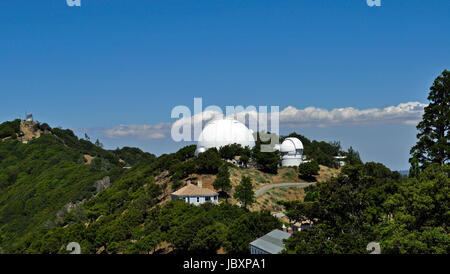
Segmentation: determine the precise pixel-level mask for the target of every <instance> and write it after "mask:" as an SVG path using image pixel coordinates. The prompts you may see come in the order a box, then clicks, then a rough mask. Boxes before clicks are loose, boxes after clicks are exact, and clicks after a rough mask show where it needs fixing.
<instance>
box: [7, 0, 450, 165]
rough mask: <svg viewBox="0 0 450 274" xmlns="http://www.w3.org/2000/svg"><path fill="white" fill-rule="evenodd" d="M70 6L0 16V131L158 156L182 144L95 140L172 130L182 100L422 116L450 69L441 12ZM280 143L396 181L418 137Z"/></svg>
mask: <svg viewBox="0 0 450 274" xmlns="http://www.w3.org/2000/svg"><path fill="white" fill-rule="evenodd" d="M81 3H82V6H81V7H68V6H67V5H66V1H65V0H45V1H43V0H42V1H27V0H16V1H1V2H0V36H1V40H0V41H1V43H0V92H1V94H2V96H1V98H2V99H1V100H2V101H1V102H0V104H1V106H0V121H4V120H11V119H14V118H16V117H22V116H23V114H24V112H25V111H28V112H33V113H34V114H35V117H36V119H37V120H39V121H45V122H48V123H49V124H50V125H51V126H63V127H65V128H73V129H80V128H83V129H86V130H87V132H88V134H89V135H91V137H92V136H94V137H99V138H100V139H101V141H103V143H104V144H105V145H106V146H107V147H108V148H115V147H117V146H123V145H133V146H139V147H141V148H142V149H144V150H146V151H149V152H152V153H156V154H161V153H164V152H172V151H175V150H176V149H177V148H179V147H180V146H182V145H184V144H178V143H176V144H175V143H173V142H171V141H170V140H168V138H162V139H151V138H138V137H136V136H133V135H130V136H122V137H121V138H111V136H107V135H105V134H104V130H106V129H109V128H114V127H116V126H118V125H158V124H160V123H171V122H174V120H173V119H171V118H170V112H171V110H172V108H173V107H174V106H177V105H187V106H190V107H192V104H193V98H194V97H202V98H203V104H204V105H205V106H207V105H219V106H221V107H224V106H226V105H243V106H247V105H256V106H258V105H279V106H280V110H282V109H284V108H286V107H288V106H293V107H295V108H296V109H305V108H306V107H310V106H313V107H315V108H320V109H325V110H329V111H331V110H332V109H336V108H349V107H352V108H355V109H358V110H366V109H373V108H377V109H383V108H385V107H389V106H397V105H399V104H401V103H407V102H420V103H427V100H426V97H427V93H428V88H429V86H430V85H431V84H432V81H433V80H434V78H435V77H436V76H438V75H439V74H440V73H441V72H442V71H443V70H444V69H445V68H447V69H448V68H449V63H450V51H449V48H450V20H449V16H448V15H449V14H450V1H447V0H442V1H439V0H434V1H421V0H405V1H398V0H395V1H394V0H382V1H381V3H382V6H381V7H369V6H367V4H366V1H365V0H343V1H331V0H329V1H325V0H314V1H313V0H304V1H301V0H295V1H273V0H267V1H266V0H254V1H232V0H222V1H214V0H205V1H198V0H192V1H186V0H179V1H130V0H107V1H106V0H81ZM409 118H410V117H409ZM409 118H408V119H409ZM405 119H406V118H405ZM291 130H295V131H297V132H299V133H302V134H304V135H306V136H307V137H310V138H317V139H321V140H340V141H341V142H342V144H343V146H344V148H348V146H350V145H351V146H353V147H355V148H356V149H357V150H359V151H360V152H361V155H362V157H363V160H366V161H372V160H373V161H380V162H383V163H384V164H386V165H387V166H389V167H390V168H393V169H407V168H408V157H409V155H408V151H409V148H410V146H411V145H413V144H414V142H415V134H416V130H415V128H414V125H412V124H411V123H409V124H406V123H404V122H402V121H400V120H399V121H397V122H394V123H386V124H384V123H383V122H382V121H377V122H376V123H372V124H370V123H369V124H368V125H355V124H351V125H348V124H345V123H344V124H342V125H339V126H333V125H331V126H330V125H326V126H324V127H314V126H309V127H303V126H301V125H299V126H297V127H296V126H294V127H292V128H288V127H284V128H282V129H281V131H282V133H287V132H289V131H291Z"/></svg>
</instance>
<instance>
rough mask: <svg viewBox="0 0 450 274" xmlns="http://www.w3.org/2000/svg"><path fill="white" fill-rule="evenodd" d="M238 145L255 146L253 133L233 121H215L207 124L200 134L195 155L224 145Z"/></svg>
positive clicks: (241, 124)
mask: <svg viewBox="0 0 450 274" xmlns="http://www.w3.org/2000/svg"><path fill="white" fill-rule="evenodd" d="M231 144H239V145H241V146H242V147H246V146H248V147H249V148H252V147H254V146H255V138H254V137H253V131H252V130H250V129H248V128H247V127H246V126H245V125H244V124H243V123H241V122H239V121H237V120H234V119H228V118H227V119H217V120H213V121H211V122H209V123H208V124H207V125H206V126H205V128H204V129H203V131H202V132H201V133H200V136H199V138H198V143H197V150H196V151H195V155H198V154H199V153H202V152H205V151H206V150H208V149H210V148H213V147H215V148H217V149H219V148H221V147H223V146H226V145H231Z"/></svg>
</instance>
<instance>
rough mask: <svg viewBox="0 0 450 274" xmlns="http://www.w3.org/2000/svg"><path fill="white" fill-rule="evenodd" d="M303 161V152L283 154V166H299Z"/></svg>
mask: <svg viewBox="0 0 450 274" xmlns="http://www.w3.org/2000/svg"><path fill="white" fill-rule="evenodd" d="M301 163H303V160H302V154H283V155H282V156H281V166H299V165H300V164H301Z"/></svg>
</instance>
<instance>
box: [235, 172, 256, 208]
mask: <svg viewBox="0 0 450 274" xmlns="http://www.w3.org/2000/svg"><path fill="white" fill-rule="evenodd" d="M234 198H235V199H237V200H238V201H239V202H241V203H242V205H243V206H244V208H247V206H249V205H252V204H253V203H254V202H255V192H254V191H253V185H252V179H251V178H250V177H248V176H242V180H241V183H240V184H239V185H238V186H237V187H236V193H235V194H234Z"/></svg>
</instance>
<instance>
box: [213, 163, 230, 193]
mask: <svg viewBox="0 0 450 274" xmlns="http://www.w3.org/2000/svg"><path fill="white" fill-rule="evenodd" d="M213 186H214V189H216V190H221V191H223V192H228V191H230V190H231V181H230V172H229V171H228V166H227V165H226V164H223V165H221V166H220V167H219V171H218V172H217V177H216V180H214V183H213Z"/></svg>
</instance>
